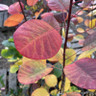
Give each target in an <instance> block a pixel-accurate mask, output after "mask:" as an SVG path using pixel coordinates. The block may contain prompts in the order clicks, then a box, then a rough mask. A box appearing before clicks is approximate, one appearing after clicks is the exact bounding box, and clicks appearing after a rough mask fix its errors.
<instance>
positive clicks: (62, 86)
mask: <svg viewBox="0 0 96 96" xmlns="http://www.w3.org/2000/svg"><path fill="white" fill-rule="evenodd" d="M72 3H73V0H70V6H69V15H68V22H67V29H66V36H65V43H64V52H63V69H64V68H65V60H66V58H65V54H66V48H67V41H68V31H69V26H70V21H71V12H72ZM62 71H63V70H62ZM64 81H65V73H64V71H63V77H62V84H61V93H64V85H65V84H64Z"/></svg>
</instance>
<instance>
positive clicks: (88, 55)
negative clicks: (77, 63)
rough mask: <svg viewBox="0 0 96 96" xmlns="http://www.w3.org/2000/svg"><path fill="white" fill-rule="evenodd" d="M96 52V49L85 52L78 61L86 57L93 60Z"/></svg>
mask: <svg viewBox="0 0 96 96" xmlns="http://www.w3.org/2000/svg"><path fill="white" fill-rule="evenodd" d="M95 51H96V48H94V49H91V50H88V51H85V52H83V53H82V54H80V55H79V57H78V60H79V59H82V58H86V57H87V58H91V55H92V53H93V52H95Z"/></svg>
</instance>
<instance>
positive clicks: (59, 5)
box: [46, 0, 70, 11]
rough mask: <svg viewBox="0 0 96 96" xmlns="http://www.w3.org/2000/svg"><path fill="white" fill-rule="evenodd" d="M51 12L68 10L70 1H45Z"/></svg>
mask: <svg viewBox="0 0 96 96" xmlns="http://www.w3.org/2000/svg"><path fill="white" fill-rule="evenodd" d="M46 1H47V2H48V6H49V7H50V9H52V10H56V11H65V10H68V9H69V5H70V0H46Z"/></svg>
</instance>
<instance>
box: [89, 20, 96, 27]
mask: <svg viewBox="0 0 96 96" xmlns="http://www.w3.org/2000/svg"><path fill="white" fill-rule="evenodd" d="M95 27H96V19H92V20H91V21H90V22H89V28H95Z"/></svg>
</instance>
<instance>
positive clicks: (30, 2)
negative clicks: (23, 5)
mask: <svg viewBox="0 0 96 96" xmlns="http://www.w3.org/2000/svg"><path fill="white" fill-rule="evenodd" d="M37 2H38V0H27V4H28V5H29V6H34V5H35V4H36V3H37Z"/></svg>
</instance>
